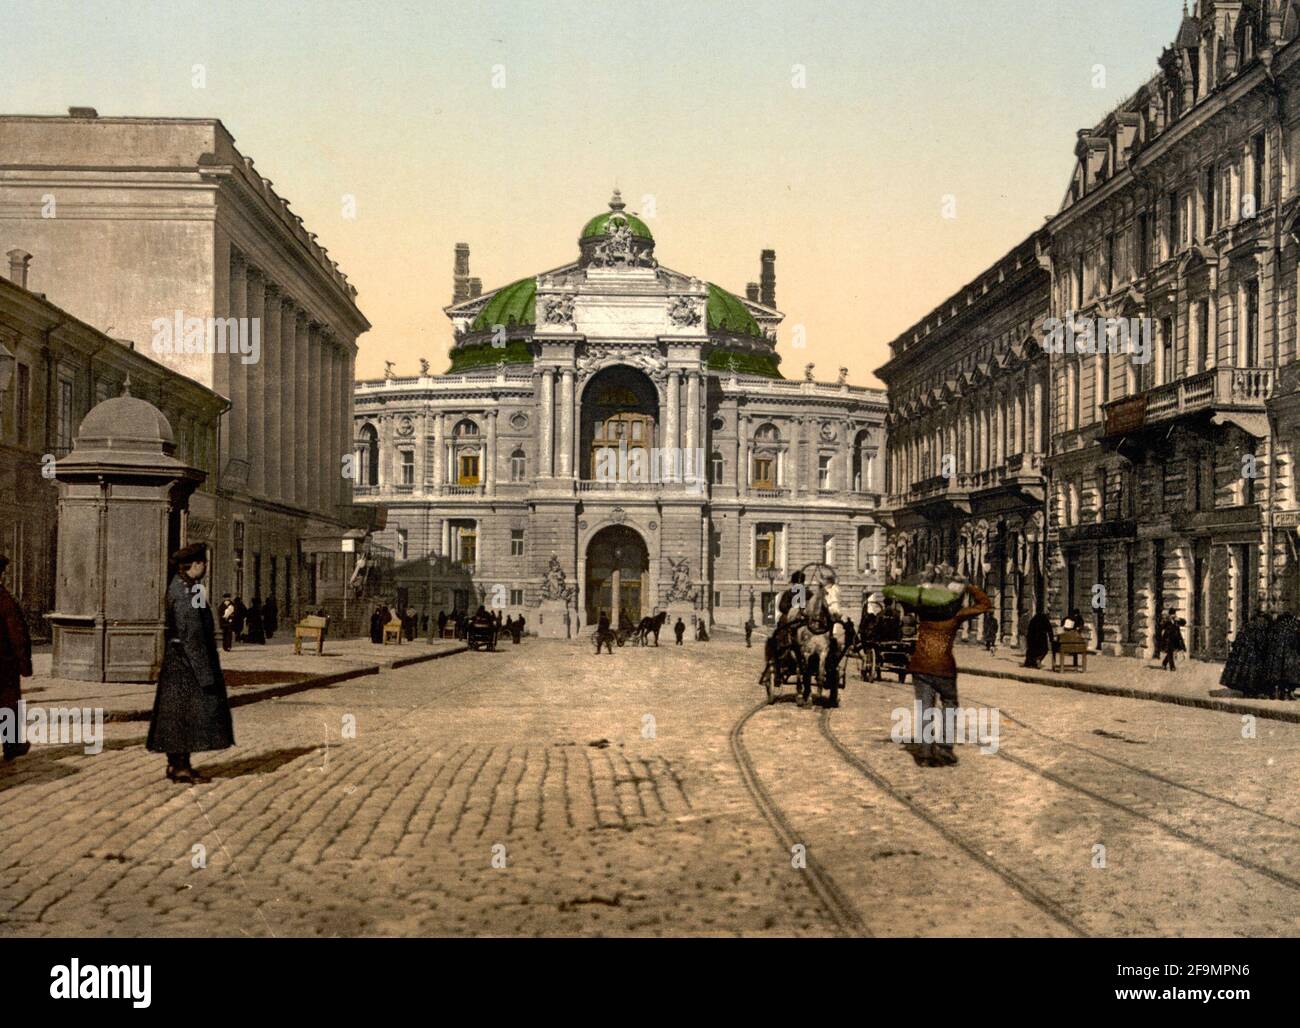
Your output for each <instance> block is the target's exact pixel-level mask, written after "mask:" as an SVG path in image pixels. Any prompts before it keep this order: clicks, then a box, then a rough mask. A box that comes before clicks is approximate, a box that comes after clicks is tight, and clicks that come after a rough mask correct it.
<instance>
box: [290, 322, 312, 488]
mask: <svg viewBox="0 0 1300 1028" xmlns="http://www.w3.org/2000/svg"><path fill="white" fill-rule="evenodd" d="M293 329H294V332H293V335H294V347H293V351H294V353H293V420H294V440H293V448H294V453H293V480H294V481H293V502H294V504H295V505H296V506H299V507H309V506H311V475H312V472H311V461H310V459H309V458H310V454H309V448H310V446H311V428H310V423H309V422H308V420H307V418H308V413H309V411H310V410H311V402H310V382H311V369H310V367H309V366H308V356H307V351H308V348H309V345H308V344H309V337H310V335H311V322H310V320H309V319H308V317H307V312H306V311H303V310H299V311H297V312H296V313H295V315H294V321H293Z"/></svg>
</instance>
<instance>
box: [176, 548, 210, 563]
mask: <svg viewBox="0 0 1300 1028" xmlns="http://www.w3.org/2000/svg"><path fill="white" fill-rule="evenodd" d="M207 559H208V548H207V547H206V546H204V545H203V544H202V543H191V544H190V545H189V546H185V547H182V548H181V549H179V550H177V551H176V552H175V553H173V554H172V563H173V564H175V565H176V566H177V567H178V568H183V567H185V565H186V564H196V563H198V562H199V561H204V562H206V561H207Z"/></svg>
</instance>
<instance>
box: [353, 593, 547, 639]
mask: <svg viewBox="0 0 1300 1028" xmlns="http://www.w3.org/2000/svg"><path fill="white" fill-rule="evenodd" d="M393 618H394V614H393V611H392V609H391V608H389V607H388V606H387V605H386V604H382V603H381V604H379V605H377V606H376V607H375V611H374V613H373V614H371V615H370V641H371V642H373V643H380V644H382V643H383V641H384V626H385V625H386V624H389V623H390V622H391V621H392V620H393ZM399 620H400V621H401V623H402V635H403V637H404V638H406V639H407V640H408V641H413V640H414V639H415V636H416V633H417V631H418V632H421V633H424V632H427V631H428V630H429V615H428V614H427V613H426V614H417V613H416V611H415V609H414V608H412V607H408V608H407V610H406V613H405V614H403V615H401V616H400V618H399ZM433 623H434V624H435V625H437V626H438V638H440V639H441V638H442V637H443V636H445V635H446V634H447V626H448V625H451V633H452V636H453V637H454V638H456V639H464V638H466V637H467V636H468V635H469V626H470V625H471V624H477V625H480V626H488V627H491V628H492V629H493V631H494V633H495V635H494V641H495V638H496V637H497V636H500V635H501V633H505V634H506V635H508V636H510V641H511V642H512V643H513V644H514V645H516V646H518V645H519V643H520V642H521V641H522V639H523V637H524V626H525V624H526V621H525V619H524V616H523V615H522V614H520V615H519V616H518V617H513V616H507V617H506V618H505V619H502V617H501V611H499V610H497V611H488V609H487V608H486V607H484V606H482V605H481V604H480V606H479V608H478V610H476V611H475V612H474V613H473V614H469V613H467V612H465V611H463V610H453V611H452V612H451V613H450V614H448V613H447V612H446V611H445V610H439V611H438V613H437V615H436V616H435V617H434V619H433Z"/></svg>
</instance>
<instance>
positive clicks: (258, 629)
mask: <svg viewBox="0 0 1300 1028" xmlns="http://www.w3.org/2000/svg"><path fill="white" fill-rule="evenodd" d="M248 641H249V642H250V643H256V644H257V645H259V646H265V645H266V622H265V621H263V620H262V598H261V597H260V596H254V597H253V602H252V603H251V604H249V606H248Z"/></svg>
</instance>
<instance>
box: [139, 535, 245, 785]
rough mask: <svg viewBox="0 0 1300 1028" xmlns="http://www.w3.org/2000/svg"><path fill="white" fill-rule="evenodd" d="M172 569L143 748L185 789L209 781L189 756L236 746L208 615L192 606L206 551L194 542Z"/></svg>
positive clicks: (174, 559) (200, 607)
mask: <svg viewBox="0 0 1300 1028" xmlns="http://www.w3.org/2000/svg"><path fill="white" fill-rule="evenodd" d="M172 565H173V566H174V567H175V569H176V573H175V575H174V576H173V578H172V580H171V582H170V583H168V585H167V614H166V640H167V642H166V649H165V650H164V651H163V664H162V672H161V673H160V674H159V676H158V689H157V692H156V693H155V694H154V703H153V714H152V716H151V717H150V718H149V735H148V737H147V738H146V740H145V748H146V749H148V750H149V752H151V753H165V754H167V780H168V781H171V782H177V783H180V784H184V785H193V784H194V783H195V782H203V781H207V779H206V778H205V777H204V776H203V775H201V774H200V773H199V772H197V771H195V770H194V768H193V767H192V766H191V764H190V754H192V753H200V752H204V751H207V750H224V749H226V748H228V747H230V746H233V745H235V730H234V726H233V724H232V723H231V719H230V704H229V702H228V701H227V699H226V682H225V679H224V678H223V677H222V674H221V660H220V658H219V657H218V656H217V639H216V635H215V633H214V631H213V625H212V611H211V609H210V608H209V607H208V605H207V604H206V603H199V602H195V600H196V597H197V596H199V595H201V594H200V593H199V592H198V587H199V583H200V582H202V581H203V576H204V575H205V574H206V573H207V570H208V563H207V551H206V550H205V549H204V547H203V544H202V543H195V544H194V545H193V546H187V547H185V548H184V549H182V550H178V551H177V552H176V553H174V554H172Z"/></svg>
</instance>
